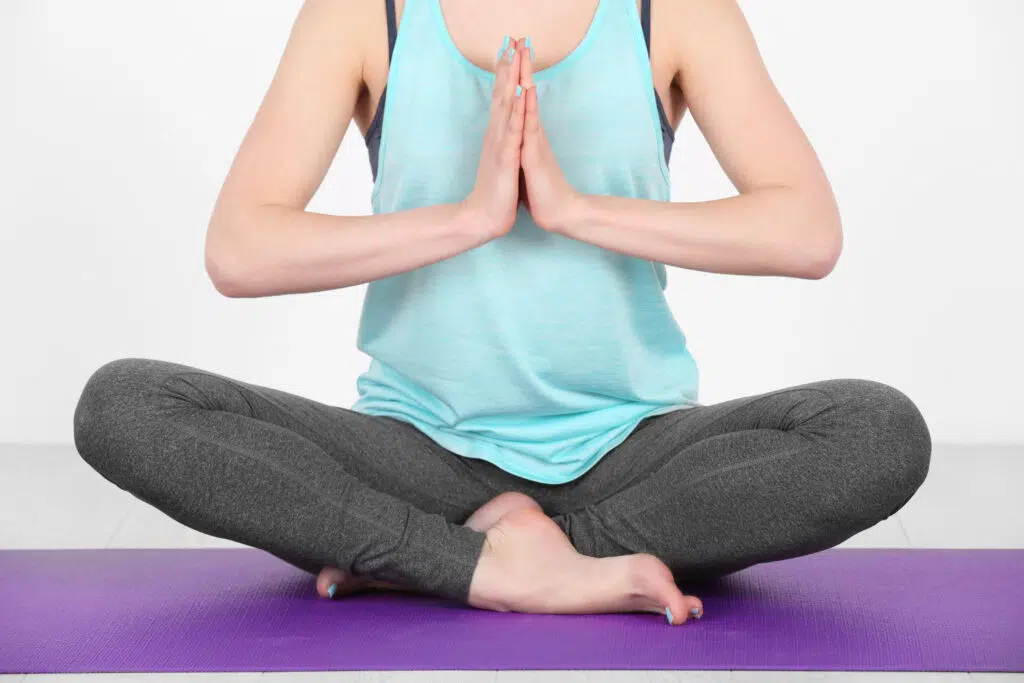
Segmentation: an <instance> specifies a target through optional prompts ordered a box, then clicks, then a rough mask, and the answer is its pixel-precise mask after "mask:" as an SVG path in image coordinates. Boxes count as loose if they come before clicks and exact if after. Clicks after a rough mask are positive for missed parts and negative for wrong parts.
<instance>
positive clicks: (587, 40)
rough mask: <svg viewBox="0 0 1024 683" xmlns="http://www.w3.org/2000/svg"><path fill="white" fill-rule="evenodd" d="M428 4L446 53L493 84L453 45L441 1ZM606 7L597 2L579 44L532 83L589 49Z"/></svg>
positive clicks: (490, 76) (490, 77) (604, 1)
mask: <svg viewBox="0 0 1024 683" xmlns="http://www.w3.org/2000/svg"><path fill="white" fill-rule="evenodd" d="M428 2H430V9H431V10H432V13H433V16H434V23H435V25H436V26H437V31H438V34H439V35H440V36H441V40H442V41H443V42H444V43H445V45H446V46H447V47H448V51H449V52H451V53H452V57H453V58H454V59H455V61H456V62H458V63H459V64H462V65H463V66H465V67H466V69H468V70H469V71H470V72H472V73H475V74H476V75H478V76H480V77H482V78H485V79H487V80H489V81H491V83H492V84H493V82H494V77H495V74H494V72H493V71H488V70H487V69H483V68H481V67H480V66H478V65H476V64H474V63H473V62H472V61H470V60H469V58H468V57H466V55H464V54H463V53H462V51H461V50H459V48H458V46H457V45H455V40H454V39H453V38H452V34H451V32H450V31H449V30H448V23H447V22H446V21H445V18H444V13H443V12H442V10H441V0H428ZM607 5H608V2H607V0H598V2H597V8H596V9H595V10H594V14H593V16H592V17H591V19H590V23H589V24H588V26H587V31H586V33H584V34H583V38H581V39H580V42H579V43H577V44H576V47H574V48H573V49H572V50H571V51H570V52H569V54H567V55H566V56H565V57H563V58H562V59H560V60H558V61H557V62H555V63H554V64H552V65H551V66H548V67H545V68H543V69H539V70H537V71H534V72H533V80H534V81H542V80H544V79H547V78H551V77H553V76H555V75H557V74H558V72H560V71H562V70H563V69H566V68H568V67H569V66H571V65H572V64H573V63H574V62H575V61H576V60H577V59H579V58H580V56H582V55H583V54H584V53H585V52H586V51H587V50H588V49H589V48H590V44H591V43H592V42H593V40H594V36H595V35H596V34H597V32H598V31H599V30H600V28H601V21H602V20H603V19H604V14H605V12H604V10H605V7H606V6H607Z"/></svg>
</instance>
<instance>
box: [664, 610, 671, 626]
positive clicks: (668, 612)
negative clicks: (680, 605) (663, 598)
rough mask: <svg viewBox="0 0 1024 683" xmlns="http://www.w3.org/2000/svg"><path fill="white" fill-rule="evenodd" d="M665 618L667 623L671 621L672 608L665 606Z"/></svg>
mask: <svg viewBox="0 0 1024 683" xmlns="http://www.w3.org/2000/svg"><path fill="white" fill-rule="evenodd" d="M665 618H666V619H668V623H670V624H671V623H672V610H670V609H669V608H668V607H666V608H665Z"/></svg>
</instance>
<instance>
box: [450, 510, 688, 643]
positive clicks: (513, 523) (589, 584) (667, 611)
mask: <svg viewBox="0 0 1024 683" xmlns="http://www.w3.org/2000/svg"><path fill="white" fill-rule="evenodd" d="M486 533H487V538H486V541H485V543H484V549H483V552H482V553H481V555H480V560H479V562H478V563H477V567H476V571H475V573H474V574H473V582H472V584H471V585H470V589H469V604H470V605H472V606H474V607H479V608H482V609H490V610H497V611H503V612H508V611H512V612H532V613H544V614H594V613H609V612H656V613H659V614H663V615H665V616H666V617H667V619H668V621H669V623H671V624H682V623H684V622H685V621H686V620H687V619H688V618H689V617H690V616H696V617H698V618H699V617H701V616H703V613H704V607H703V604H702V603H701V601H700V599H698V598H696V597H693V596H688V595H683V593H682V592H681V591H680V590H679V588H678V587H677V586H676V584H675V581H674V579H673V577H672V572H671V571H670V570H669V568H668V567H667V566H666V565H665V563H664V562H662V561H661V560H659V559H658V558H657V557H655V556H654V555H648V554H635V555H622V556H619V557H606V558H595V557H588V556H586V555H581V554H580V553H578V552H576V549H575V548H574V547H573V545H572V543H571V542H570V541H569V539H568V537H566V535H565V534H564V533H563V532H562V530H561V528H559V526H558V525H557V524H556V523H555V522H554V521H553V520H552V519H551V518H550V517H548V516H547V515H546V514H544V513H543V512H542V511H541V510H539V509H537V508H533V507H524V508H521V509H516V510H512V511H511V512H507V513H506V514H504V515H503V516H502V517H501V518H500V519H499V520H498V521H497V523H495V524H494V525H493V526H492V527H491V528H490V529H488V531H487V532H486Z"/></svg>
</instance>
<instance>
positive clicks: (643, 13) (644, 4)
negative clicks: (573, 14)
mask: <svg viewBox="0 0 1024 683" xmlns="http://www.w3.org/2000/svg"><path fill="white" fill-rule="evenodd" d="M391 1H392V0H388V2H391ZM640 25H641V26H642V27H643V29H644V42H645V43H647V55H648V56H650V54H651V0H640Z"/></svg>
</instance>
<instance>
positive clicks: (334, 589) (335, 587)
mask: <svg viewBox="0 0 1024 683" xmlns="http://www.w3.org/2000/svg"><path fill="white" fill-rule="evenodd" d="M337 590H338V584H336V583H332V584H331V587H330V588H328V589H327V594H328V595H330V596H331V597H332V598H333V597H334V594H335V592H337Z"/></svg>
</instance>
